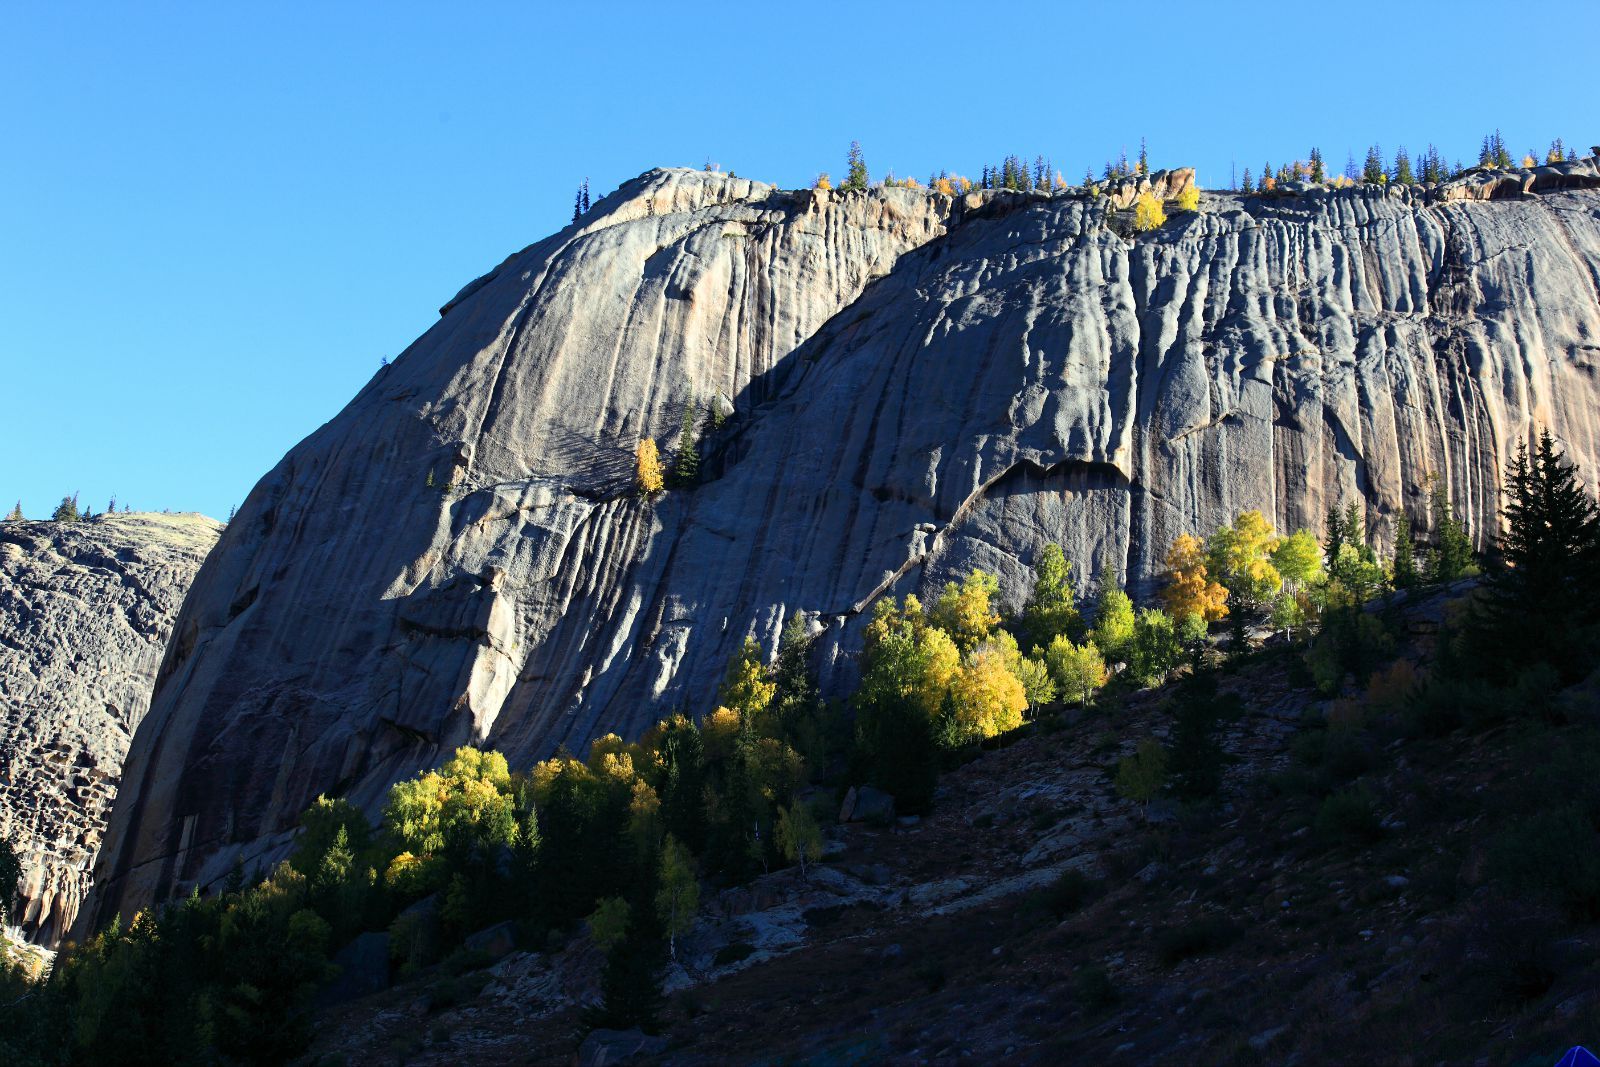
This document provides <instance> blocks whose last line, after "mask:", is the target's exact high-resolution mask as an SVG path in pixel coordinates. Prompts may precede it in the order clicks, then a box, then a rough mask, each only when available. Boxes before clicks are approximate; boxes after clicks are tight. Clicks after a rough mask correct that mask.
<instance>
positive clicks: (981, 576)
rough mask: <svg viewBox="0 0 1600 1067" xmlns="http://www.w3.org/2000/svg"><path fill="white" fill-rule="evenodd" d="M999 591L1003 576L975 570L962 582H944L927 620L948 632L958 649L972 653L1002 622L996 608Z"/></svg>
mask: <svg viewBox="0 0 1600 1067" xmlns="http://www.w3.org/2000/svg"><path fill="white" fill-rule="evenodd" d="M999 592H1000V579H998V578H996V577H995V576H994V575H992V574H989V573H988V572H986V571H981V570H976V569H974V570H972V571H970V572H969V573H968V574H967V576H966V577H965V578H963V579H962V580H961V581H960V582H959V583H956V582H946V583H945V587H944V591H943V592H941V593H940V594H939V599H938V600H937V601H935V602H934V605H933V607H932V608H931V609H930V610H929V611H928V621H929V622H930V623H932V624H933V625H934V626H937V627H938V628H939V629H941V630H943V631H944V632H945V633H947V634H949V635H950V639H951V640H952V641H954V642H955V643H956V647H957V648H959V649H961V650H962V651H964V652H970V651H971V650H972V649H974V648H976V647H977V646H978V645H979V644H980V643H981V642H982V641H983V639H984V638H986V637H988V636H989V631H990V630H993V629H994V628H995V627H996V626H998V625H1000V614H999V612H997V611H995V610H994V607H993V600H994V597H995V596H996V595H998V594H999Z"/></svg>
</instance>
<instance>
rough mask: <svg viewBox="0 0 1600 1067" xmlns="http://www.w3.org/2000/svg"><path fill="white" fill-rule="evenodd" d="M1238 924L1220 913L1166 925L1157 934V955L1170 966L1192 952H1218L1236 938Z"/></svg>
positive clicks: (1200, 953) (1198, 954) (1197, 953)
mask: <svg viewBox="0 0 1600 1067" xmlns="http://www.w3.org/2000/svg"><path fill="white" fill-rule="evenodd" d="M1240 932H1241V931H1240V929H1239V926H1238V924H1236V923H1234V922H1233V921H1231V920H1229V919H1227V918H1224V917H1223V916H1220V915H1206V916H1203V917H1201V918H1199V919H1195V920H1194V921H1193V922H1187V923H1184V924H1182V925H1181V926H1169V927H1167V929H1165V930H1163V931H1161V933H1160V934H1159V935H1158V936H1157V937H1156V956H1157V958H1159V959H1160V960H1161V962H1162V963H1163V964H1165V965H1166V966H1168V967H1171V966H1172V965H1173V964H1175V963H1180V962H1182V961H1183V960H1186V959H1189V958H1191V957H1194V956H1206V955H1210V954H1211V953H1214V952H1220V951H1221V950H1223V949H1225V948H1227V947H1228V946H1229V945H1231V944H1233V943H1234V942H1235V941H1237V940H1238V939H1239V934H1240Z"/></svg>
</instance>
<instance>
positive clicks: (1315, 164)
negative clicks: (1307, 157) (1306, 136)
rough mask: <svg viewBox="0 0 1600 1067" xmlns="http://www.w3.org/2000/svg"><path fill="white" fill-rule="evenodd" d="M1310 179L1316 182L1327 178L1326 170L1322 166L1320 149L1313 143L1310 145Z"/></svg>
mask: <svg viewBox="0 0 1600 1067" xmlns="http://www.w3.org/2000/svg"><path fill="white" fill-rule="evenodd" d="M1311 180H1312V181H1314V182H1318V183H1321V182H1325V181H1327V180H1328V174H1327V171H1326V170H1324V169H1323V166H1322V150H1321V149H1319V148H1317V147H1316V146H1315V145H1312V146H1311Z"/></svg>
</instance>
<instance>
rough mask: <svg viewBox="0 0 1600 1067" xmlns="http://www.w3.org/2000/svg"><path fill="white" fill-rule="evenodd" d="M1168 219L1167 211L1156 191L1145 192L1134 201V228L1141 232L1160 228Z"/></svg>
mask: <svg viewBox="0 0 1600 1067" xmlns="http://www.w3.org/2000/svg"><path fill="white" fill-rule="evenodd" d="M1166 221H1167V213H1166V211H1165V210H1163V209H1162V207H1161V201H1159V200H1157V199H1156V197H1155V194H1154V193H1150V192H1143V193H1140V194H1139V199H1137V200H1135V201H1134V202H1133V228H1134V229H1135V230H1138V231H1139V232H1140V233H1146V232H1148V231H1150V230H1154V229H1158V228H1159V227H1161V226H1162V225H1163V224H1165V223H1166Z"/></svg>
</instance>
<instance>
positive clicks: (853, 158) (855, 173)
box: [840, 141, 872, 191]
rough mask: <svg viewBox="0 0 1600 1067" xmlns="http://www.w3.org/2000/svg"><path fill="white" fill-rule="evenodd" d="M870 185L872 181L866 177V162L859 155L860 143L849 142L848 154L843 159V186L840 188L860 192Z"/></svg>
mask: <svg viewBox="0 0 1600 1067" xmlns="http://www.w3.org/2000/svg"><path fill="white" fill-rule="evenodd" d="M870 184H872V180H871V178H869V177H868V175H867V160H866V157H865V156H864V155H862V153H861V142H860V141H851V142H850V154H849V155H848V156H847V157H845V178H844V185H842V186H840V188H842V189H854V190H857V191H860V190H863V189H866V188H867V186H868V185H870Z"/></svg>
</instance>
